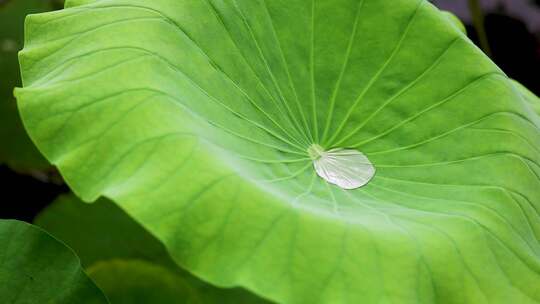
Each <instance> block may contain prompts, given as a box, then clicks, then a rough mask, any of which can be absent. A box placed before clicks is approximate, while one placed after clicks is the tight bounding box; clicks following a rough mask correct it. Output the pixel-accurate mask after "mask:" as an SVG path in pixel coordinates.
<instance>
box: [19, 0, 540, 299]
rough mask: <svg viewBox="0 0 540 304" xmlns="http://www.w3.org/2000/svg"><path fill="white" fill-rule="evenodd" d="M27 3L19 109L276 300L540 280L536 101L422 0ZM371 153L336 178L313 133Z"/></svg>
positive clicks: (477, 291) (222, 269)
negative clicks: (362, 164)
mask: <svg viewBox="0 0 540 304" xmlns="http://www.w3.org/2000/svg"><path fill="white" fill-rule="evenodd" d="M67 7H68V8H67V9H65V10H63V11H60V12H54V13H48V14H42V15H35V16H32V17H31V18H29V19H28V21H27V36H26V39H27V40H26V46H25V50H24V51H23V52H22V53H21V64H22V71H23V79H24V88H23V89H21V90H18V91H17V96H18V99H19V106H20V108H21V112H22V115H23V120H24V121H25V124H26V126H27V128H28V130H29V132H30V135H31V137H32V138H33V139H34V140H35V141H36V143H37V144H38V146H39V148H40V149H41V151H42V152H43V153H44V154H45V155H46V156H47V158H48V159H49V160H50V161H51V162H52V163H54V164H55V165H57V166H58V167H59V168H60V170H61V172H62V174H63V175H64V177H65V178H66V180H67V182H68V183H69V184H70V186H71V187H72V188H73V190H74V191H75V192H76V193H77V194H78V195H79V196H81V197H82V198H83V199H84V200H86V201H94V200H96V199H97V198H98V197H100V196H106V197H108V198H110V199H112V200H113V201H114V202H116V203H117V204H119V205H120V206H121V207H122V208H123V209H125V210H126V211H127V212H128V214H130V216H132V217H133V218H134V219H136V220H137V221H138V222H140V223H141V224H142V225H143V226H144V227H145V228H146V229H148V230H149V231H150V232H151V233H152V234H153V235H155V236H156V237H157V238H158V239H159V240H160V241H162V242H163V244H165V246H166V247H167V249H168V251H169V252H170V254H171V255H172V257H173V258H174V259H175V260H176V261H177V262H178V263H180V264H181V265H182V266H183V267H185V268H186V269H188V270H189V271H191V272H193V273H195V274H196V275H198V276H200V277H201V278H203V279H205V280H207V281H209V282H211V283H214V284H217V285H219V286H238V285H239V286H243V287H246V288H248V289H250V290H252V291H254V292H256V293H258V294H260V295H263V296H265V297H267V298H270V299H273V300H275V301H276V302H280V303H445V304H446V303H475V304H476V303H490V304H491V303H525V304H526V303H537V302H539V301H540V289H539V287H538V286H540V244H539V235H540V220H539V219H540V217H539V215H540V213H539V212H540V211H539V210H540V191H539V190H538V189H540V178H539V176H540V165H539V164H540V153H539V152H540V132H539V126H540V118H539V116H538V115H537V113H535V112H534V111H533V110H532V108H531V106H530V103H529V102H527V101H526V100H525V99H524V98H523V96H522V94H521V93H520V91H519V90H518V89H517V88H516V86H514V85H513V84H512V82H511V81H510V80H509V79H508V78H507V77H506V76H505V75H504V74H503V73H502V72H501V71H500V70H499V69H498V68H497V67H496V66H495V65H494V64H493V63H492V62H491V61H490V60H489V59H488V58H486V57H485V56H484V55H483V54H482V52H481V51H480V50H478V49H477V48H476V47H475V46H474V45H473V44H472V43H471V42H470V41H469V40H468V39H467V38H466V37H465V35H464V33H462V32H461V31H460V30H459V29H458V28H457V27H456V26H455V25H454V24H453V23H452V22H450V21H449V19H448V17H447V16H446V15H444V14H442V13H441V12H440V11H438V10H437V9H436V8H434V7H433V6H432V5H431V4H429V3H428V2H426V1H423V0H422V1H420V0H393V1H379V0H363V1H357V0H333V1H322V0H319V1H305V0H292V1H286V2H285V1H280V0H272V1H268V0H267V1H262V0H229V1H217V0H200V1H199V0H197V1H177V0H174V1H173V0H156V1H151V2H148V1H142V0H102V1H89V0H84V1H81V0H78V1H68V3H67ZM314 144H318V145H320V146H322V148H324V149H325V150H331V149H338V148H342V149H355V150H357V151H359V152H361V153H362V154H364V155H365V156H366V157H367V158H368V160H369V161H370V162H371V163H372V164H373V166H374V167H375V169H376V174H375V176H374V177H373V179H371V181H370V182H369V183H368V184H367V185H365V186H363V187H361V188H359V189H355V190H344V189H342V188H340V187H336V186H334V185H331V184H327V183H326V181H325V180H323V179H321V178H319V177H318V176H317V175H316V173H315V171H314V169H313V165H312V162H311V159H310V157H309V153H308V150H309V148H310V147H311V146H312V145H314Z"/></svg>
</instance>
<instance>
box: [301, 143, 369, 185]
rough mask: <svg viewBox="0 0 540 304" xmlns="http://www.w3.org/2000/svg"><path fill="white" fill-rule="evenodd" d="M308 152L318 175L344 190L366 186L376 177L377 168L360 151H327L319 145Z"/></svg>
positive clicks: (310, 148) (340, 149) (338, 149)
mask: <svg viewBox="0 0 540 304" xmlns="http://www.w3.org/2000/svg"><path fill="white" fill-rule="evenodd" d="M308 152H309V156H310V157H311V159H312V160H313V167H314V168H315V171H316V172H317V174H318V175H319V176H320V177H321V178H322V179H324V180H325V181H327V182H329V183H331V184H334V185H336V186H339V187H341V188H343V189H347V190H352V189H356V188H360V187H362V186H365V185H366V184H367V183H368V182H369V181H370V180H371V178H373V176H374V175H375V167H374V166H373V164H372V163H371V162H370V161H369V159H368V158H367V157H366V156H365V155H364V154H363V153H362V152H360V151H357V150H354V149H342V148H335V149H331V150H328V151H325V150H324V149H323V147H321V146H319V145H312V146H311V147H309V149H308Z"/></svg>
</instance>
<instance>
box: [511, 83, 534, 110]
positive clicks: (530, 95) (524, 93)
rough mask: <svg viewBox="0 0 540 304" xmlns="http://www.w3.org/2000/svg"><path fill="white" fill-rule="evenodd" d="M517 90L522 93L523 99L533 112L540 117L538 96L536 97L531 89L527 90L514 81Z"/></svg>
mask: <svg viewBox="0 0 540 304" xmlns="http://www.w3.org/2000/svg"><path fill="white" fill-rule="evenodd" d="M512 82H513V83H514V85H515V86H516V88H517V89H518V90H519V91H520V92H521V95H522V96H523V99H525V100H526V101H527V102H528V103H529V104H530V106H531V108H533V110H534V111H535V112H536V113H537V114H538V115H540V98H539V97H538V96H536V95H534V93H533V92H531V91H530V90H529V89H527V88H526V87H525V86H524V85H522V84H521V83H519V82H517V81H515V80H513V81H512Z"/></svg>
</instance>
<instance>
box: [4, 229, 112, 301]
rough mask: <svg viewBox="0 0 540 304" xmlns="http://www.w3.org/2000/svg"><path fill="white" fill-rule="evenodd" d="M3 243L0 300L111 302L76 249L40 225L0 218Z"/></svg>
mask: <svg viewBox="0 0 540 304" xmlns="http://www.w3.org/2000/svg"><path fill="white" fill-rule="evenodd" d="M0 244H2V250H0V303H12V304H34V303H55V304H73V303H81V304H106V303H109V302H108V301H107V299H106V298H105V296H104V295H103V293H102V292H101V290H99V289H98V288H97V287H96V285H94V283H93V282H92V281H91V280H90V279H89V278H88V276H87V275H86V274H85V273H84V271H83V270H82V268H81V264H80V261H79V259H78V258H77V256H76V255H75V254H74V253H73V251H72V250H71V249H69V248H68V247H66V246H65V245H64V244H62V243H61V242H60V241H58V240H56V239H54V238H53V237H51V236H50V235H49V234H47V233H46V232H45V231H43V230H41V229H40V228H37V227H35V226H32V225H30V224H27V223H24V222H19V221H15V220H0Z"/></svg>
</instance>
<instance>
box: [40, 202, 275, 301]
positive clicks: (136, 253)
mask: <svg viewBox="0 0 540 304" xmlns="http://www.w3.org/2000/svg"><path fill="white" fill-rule="evenodd" d="M35 223H36V225H38V226H40V227H43V228H44V229H46V230H47V231H49V232H50V233H51V234H53V235H54V236H56V237H58V238H59V239H61V240H63V241H64V242H66V244H68V245H69V246H70V247H71V248H73V250H75V252H76V253H77V254H78V255H79V256H80V258H81V262H82V264H83V266H84V267H85V269H87V271H88V273H89V275H90V277H91V278H92V279H94V280H95V282H96V284H97V285H98V286H99V287H100V288H101V289H102V290H103V291H104V293H105V295H106V296H107V297H108V298H109V300H110V301H111V303H113V304H117V303H130V304H136V303H143V304H146V303H152V304H161V303H163V304H171V303H198V304H228V303H231V304H257V303H261V304H264V303H269V302H267V301H265V300H262V299H260V298H258V297H255V296H254V295H253V294H251V293H249V292H246V291H245V290H242V289H240V288H234V289H221V288H217V287H214V286H211V285H209V284H207V283H205V282H202V281H201V280H198V279H197V278H195V277H194V276H192V275H191V274H189V273H188V272H186V271H185V270H183V269H180V268H179V267H178V266H177V265H176V263H175V262H174V261H173V260H172V259H171V258H170V256H169V255H168V253H167V251H166V249H165V248H164V246H163V245H162V244H161V243H160V242H159V241H158V240H156V239H155V238H154V237H152V236H151V235H150V234H149V233H148V231H146V230H145V229H144V228H142V227H141V226H140V225H138V224H137V223H136V222H135V221H134V220H133V219H131V218H130V217H129V216H128V215H127V214H126V213H125V212H124V211H122V210H121V209H120V208H119V207H118V206H117V205H115V204H114V203H112V202H110V201H108V200H106V199H100V200H98V201H97V202H95V203H93V204H86V203H83V202H82V201H80V200H79V199H78V198H77V197H75V196H74V195H63V196H60V197H59V198H58V199H57V200H56V201H55V202H54V203H52V204H51V205H50V206H48V207H47V208H46V209H45V210H43V211H42V212H41V213H40V214H39V215H38V217H37V218H36V220H35ZM149 299H151V300H149Z"/></svg>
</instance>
